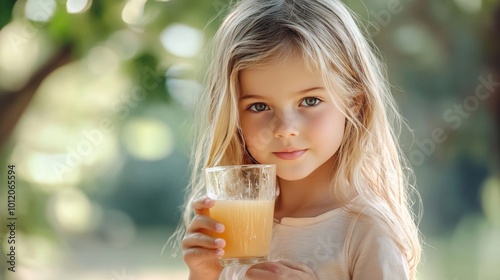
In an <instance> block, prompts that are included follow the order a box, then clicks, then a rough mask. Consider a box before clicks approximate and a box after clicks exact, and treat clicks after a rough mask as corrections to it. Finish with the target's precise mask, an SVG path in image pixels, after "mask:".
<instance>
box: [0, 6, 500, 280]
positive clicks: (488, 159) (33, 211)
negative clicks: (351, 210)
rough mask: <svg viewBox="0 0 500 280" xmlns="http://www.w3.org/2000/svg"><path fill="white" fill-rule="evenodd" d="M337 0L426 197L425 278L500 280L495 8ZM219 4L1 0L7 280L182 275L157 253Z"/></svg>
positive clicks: (221, 9)
mask: <svg viewBox="0 0 500 280" xmlns="http://www.w3.org/2000/svg"><path fill="white" fill-rule="evenodd" d="M344 2H345V3H346V4H347V5H348V6H349V7H350V8H352V9H353V10H354V11H355V12H356V13H357V14H358V15H359V18H360V20H361V22H362V23H363V24H364V25H365V26H366V28H367V30H368V33H369V34H370V35H371V36H372V37H373V38H374V41H375V43H376V45H377V46H378V47H379V48H380V51H381V55H382V57H383V60H384V61H385V62H386V63H387V68H388V72H389V77H390V82H391V84H392V85H393V94H394V95H395V97H396V98H397V100H398V102H399V104H400V108H401V112H402V114H403V115H404V117H405V118H406V119H407V121H408V124H409V127H410V128H411V130H412V131H410V130H406V131H405V132H404V133H403V135H402V137H401V144H402V145H403V149H404V151H405V152H406V153H407V156H408V157H409V158H410V161H411V162H412V165H413V167H414V168H415V171H416V182H417V185H418V189H419V191H420V193H421V195H422V199H423V203H424V212H423V217H422V222H421V224H420V228H421V231H422V234H423V237H424V240H425V242H426V245H425V246H424V257H423V262H422V265H421V266H420V278H421V279H442V280H444V279H457V280H458V279H460V280H462V279H467V280H469V279H480V280H490V279H491V280H493V279H495V280H498V279H500V266H499V264H500V174H499V158H500V149H499V145H498V143H499V142H500V141H499V135H498V131H499V124H500V121H499V120H500V116H499V112H500V106H499V105H500V98H499V93H500V84H499V82H500V3H499V1H498V0H453V1H452V0H447V1H443V0H419V1H410V0H390V1H382V0H377V1H363V2H362V1H361V0H345V1H344ZM227 7H228V5H227V1H223V0H213V1H212V0H170V1H168V0H164V1H160V0H157V1H153V0H129V1H92V0H25V1H2V2H1V4H0V27H1V30H0V125H1V126H0V163H1V167H0V182H2V183H0V191H1V196H0V197H1V199H0V207H1V211H0V213H1V215H0V219H1V222H0V223H1V227H0V233H1V238H2V241H1V244H2V254H1V255H0V269H1V270H2V272H1V273H2V274H1V275H0V279H7V280H17V279H23V280H24V279H29V280H39V279H47V280H49V279H50V280H57V279H61V280H62V279H64V280H67V279H72V280H73V279H74V280H80V279H81V280H84V279H85V280H86V279H91V280H101V279H102V280H110V279H111V280H132V279H133V280H155V279H158V280H159V279H173V280H174V279H187V271H186V267H185V265H184V264H183V263H182V261H181V260H180V258H179V257H178V256H177V257H175V258H174V257H171V253H170V250H165V252H164V253H163V254H162V248H163V246H164V245H165V243H166V241H167V239H168V237H169V236H170V234H171V233H172V231H173V230H174V228H175V226H176V224H177V222H178V220H179V217H180V210H179V206H180V205H181V204H182V201H183V197H184V193H183V188H184V187H185V185H186V184H187V180H188V176H189V159H188V153H189V149H190V146H191V144H192V141H191V137H190V129H191V124H192V119H191V116H192V115H193V106H192V105H193V102H194V100H196V98H197V95H198V94H199V93H200V92H201V88H202V85H201V83H200V81H201V80H202V78H203V75H204V69H205V65H206V60H205V59H206V57H207V56H206V55H205V53H206V47H207V44H208V42H209V40H210V38H211V36H212V35H213V34H214V32H215V30H216V28H217V27H218V25H219V24H220V20H221V18H222V16H223V15H224V14H225V13H226V10H227ZM412 132H413V136H412ZM11 164H13V165H15V170H16V176H17V177H16V178H17V181H16V192H17V194H16V203H17V205H16V212H15V215H16V217H17V228H16V230H17V231H16V257H17V259H16V272H15V273H13V272H10V271H8V270H7V269H8V267H9V264H8V263H7V262H6V261H7V259H6V254H7V253H9V247H10V245H9V244H8V242H7V241H8V235H9V233H8V231H7V230H8V228H7V227H6V226H5V225H6V224H8V223H7V221H8V220H7V218H8V212H7V191H8V188H7V183H6V182H7V172H8V168H7V166H8V165H11ZM4 224H5V225H4Z"/></svg>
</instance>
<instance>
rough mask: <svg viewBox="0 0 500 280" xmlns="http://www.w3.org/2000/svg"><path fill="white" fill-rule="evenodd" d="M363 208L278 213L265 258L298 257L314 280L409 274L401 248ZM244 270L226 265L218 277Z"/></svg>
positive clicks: (401, 278)
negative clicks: (313, 213) (309, 214)
mask: <svg viewBox="0 0 500 280" xmlns="http://www.w3.org/2000/svg"><path fill="white" fill-rule="evenodd" d="M367 211H370V209H367V208H365V209H363V212H362V213H361V214H354V213H351V212H349V211H347V210H346V209H344V208H337V209H334V210H331V211H328V212H326V213H323V214H321V215H319V216H316V217H311V218H288V217H285V218H282V219H281V221H279V223H277V222H275V224H274V227H273V237H272V243H271V256H270V258H271V260H278V259H289V260H294V261H298V262H303V263H305V264H307V265H308V266H309V267H311V268H312V269H313V270H314V272H315V273H316V276H317V277H318V279H335V280H351V279H354V280H366V279H370V280H390V279H395V280H396V279H397V280H405V279H409V276H408V275H409V272H408V271H409V270H408V264H407V262H406V260H405V258H404V256H403V254H402V252H401V251H400V250H399V249H398V247H397V246H396V243H395V242H394V240H393V239H392V238H391V237H390V235H389V233H388V232H387V230H386V229H385V228H384V227H383V226H382V225H380V224H378V223H376V222H375V221H374V220H373V218H371V217H369V216H368V215H364V214H363V213H367ZM247 269H248V266H234V267H226V268H224V270H223V271H222V273H221V275H220V278H219V279H231V280H234V279H245V272H246V270H247Z"/></svg>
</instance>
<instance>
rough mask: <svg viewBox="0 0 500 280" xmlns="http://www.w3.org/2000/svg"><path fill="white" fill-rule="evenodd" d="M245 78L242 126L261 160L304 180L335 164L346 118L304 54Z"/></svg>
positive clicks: (286, 177) (244, 72) (242, 81)
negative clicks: (310, 66)
mask: <svg viewBox="0 0 500 280" xmlns="http://www.w3.org/2000/svg"><path fill="white" fill-rule="evenodd" d="M239 81H240V98H239V105H238V109H239V114H240V121H241V128H242V132H243V137H244V139H245V144H246V147H247V149H248V151H249V152H250V154H251V155H252V157H253V158H254V159H255V160H256V161H257V162H259V163H265V164H276V167H277V174H278V176H279V177H280V178H282V179H284V180H300V179H303V178H306V177H307V176H309V175H310V174H311V173H312V172H313V171H314V170H316V169H318V168H319V167H322V166H323V167H327V166H324V165H332V164H333V163H332V162H333V160H330V159H332V157H333V155H334V154H335V153H336V152H337V150H338V149H339V147H340V144H341V142H342V137H343V135H344V125H345V117H344V115H343V114H342V113H341V112H340V111H339V110H338V108H337V107H336V106H335V105H334V104H333V102H332V100H331V97H330V96H329V95H328V93H327V91H326V89H325V84H324V82H323V80H322V77H321V73H320V72H319V71H318V70H316V71H309V70H308V68H307V67H306V65H305V63H304V61H303V60H302V58H301V57H300V56H289V57H288V58H287V59H285V60H283V61H279V62H276V63H271V64H268V65H266V66H264V67H256V68H249V69H245V70H242V71H241V72H240V76H239ZM331 167H332V166H330V167H327V168H331Z"/></svg>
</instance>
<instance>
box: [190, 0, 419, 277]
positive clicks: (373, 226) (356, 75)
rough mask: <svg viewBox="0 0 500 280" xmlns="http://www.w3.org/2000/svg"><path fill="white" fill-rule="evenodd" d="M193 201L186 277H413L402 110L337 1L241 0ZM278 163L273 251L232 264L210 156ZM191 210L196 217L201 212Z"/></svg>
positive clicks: (218, 39)
mask: <svg viewBox="0 0 500 280" xmlns="http://www.w3.org/2000/svg"><path fill="white" fill-rule="evenodd" d="M213 47H214V49H213V54H212V58H211V59H212V63H211V65H210V67H209V72H208V77H207V83H208V85H207V86H208V88H207V91H208V92H207V93H206V95H205V96H203V97H202V100H201V102H200V105H201V108H200V109H198V110H197V113H200V115H199V116H198V119H197V121H198V124H199V125H200V126H199V128H200V129H199V135H198V136H199V137H198V142H197V144H198V146H197V148H196V150H195V151H194V154H193V164H194V171H193V173H192V182H191V189H190V196H189V200H188V203H187V205H186V210H185V216H184V221H185V227H186V231H185V236H184V238H183V240H182V253H183V259H184V261H185V262H186V264H187V266H188V268H189V272H190V279H203V280H206V279H337V280H342V279H371V280H377V279H398V280H401V279H415V274H416V267H417V264H418V262H419V259H420V251H421V246H420V240H419V236H418V229H417V227H416V224H415V221H414V218H415V217H414V215H413V213H412V211H411V208H410V206H411V205H410V202H411V201H410V198H409V191H410V190H413V189H412V186H411V185H410V184H409V182H408V180H407V178H408V176H409V174H408V171H411V169H410V168H409V166H408V165H407V162H406V161H405V160H404V158H403V155H402V153H401V150H400V148H399V147H398V144H397V129H398V122H399V121H400V116H399V115H398V113H397V111H396V106H395V103H394V100H393V99H392V97H391V94H390V92H389V89H388V85H387V83H386V79H385V76H384V73H383V69H382V66H381V65H380V64H379V62H378V60H377V58H376V56H375V55H374V52H373V51H372V49H371V47H370V45H369V44H368V43H367V41H366V39H365V38H364V37H363V34H362V32H361V31H360V30H359V28H358V27H357V26H356V23H355V21H354V20H353V17H352V15H351V14H350V12H349V11H348V9H347V8H346V7H345V6H344V5H343V4H342V3H341V1H340V0H244V1H240V2H239V3H238V4H237V5H236V6H235V8H234V9H233V11H232V12H231V13H230V14H229V15H228V16H227V17H226V19H225V20H224V22H223V23H222V25H221V27H220V29H219V30H218V32H217V34H216V35H215V37H214V41H213ZM252 163H262V164H275V165H276V167H277V183H278V185H279V191H280V194H279V196H278V197H277V199H276V203H275V224H274V227H273V239H272V244H271V261H270V262H268V263H263V264H257V265H253V266H250V267H226V268H224V269H223V267H221V266H220V265H219V264H218V261H217V258H218V257H221V256H223V255H224V246H225V240H222V239H216V238H213V237H212V236H211V233H212V232H223V231H224V227H225V226H230V225H223V224H220V223H219V222H218V221H215V220H213V219H212V218H210V217H209V209H210V208H211V207H213V206H214V204H215V203H216V202H215V201H212V200H210V199H208V198H207V197H205V196H204V189H205V185H204V177H203V173H202V170H203V168H205V167H209V166H220V165H237V164H252ZM193 215H194V218H193Z"/></svg>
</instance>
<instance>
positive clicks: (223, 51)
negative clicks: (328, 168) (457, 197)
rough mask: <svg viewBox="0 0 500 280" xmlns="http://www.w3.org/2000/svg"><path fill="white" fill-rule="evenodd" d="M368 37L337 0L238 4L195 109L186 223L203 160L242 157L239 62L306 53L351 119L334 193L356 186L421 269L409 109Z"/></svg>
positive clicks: (217, 39)
mask: <svg viewBox="0 0 500 280" xmlns="http://www.w3.org/2000/svg"><path fill="white" fill-rule="evenodd" d="M365 33H367V32H365ZM367 37H368V36H366V37H365V36H364V35H363V32H362V31H361V29H360V28H359V27H358V26H357V24H356V21H355V20H354V18H353V15H352V13H351V12H350V11H349V10H348V9H347V7H345V6H344V4H342V3H341V1H339V0H244V1H239V2H238V3H237V4H236V5H235V7H234V8H233V10H232V12H231V13H229V14H228V15H227V16H226V18H225V20H224V21H223V23H222V25H221V26H220V28H219V30H218V31H217V33H216V34H215V36H214V38H213V42H212V44H211V46H212V50H211V57H210V59H211V64H210V65H209V69H208V72H207V73H208V74H207V77H206V86H207V87H206V92H205V94H203V95H202V96H201V98H200V100H199V102H198V105H199V106H198V107H197V109H196V110H195V112H196V116H195V118H196V122H195V124H196V125H197V128H198V129H197V135H196V138H195V139H196V147H195V148H194V150H193V154H192V162H191V164H192V168H193V169H192V176H191V182H190V186H189V188H188V197H187V200H186V205H185V211H184V219H183V220H184V225H182V228H184V227H185V226H187V225H188V224H189V223H190V221H191V219H192V215H193V211H192V205H191V203H192V201H193V200H194V199H195V198H197V197H200V196H203V195H204V177H203V174H202V170H203V168H205V167H209V166H218V165H233V164H242V163H244V161H245V149H244V144H243V139H242V137H241V133H240V128H239V120H238V118H239V117H238V94H239V93H238V90H239V86H238V73H239V71H241V70H242V69H246V68H249V67H254V66H257V65H261V64H264V63H268V62H270V61H274V60H276V59H277V58H278V57H282V56H286V55H289V54H291V53H292V52H294V53H299V54H301V55H302V57H303V58H304V60H305V61H307V62H308V64H309V65H311V66H314V67H316V68H318V69H320V70H321V73H322V75H323V79H324V81H325V84H326V87H327V89H328V91H329V92H330V93H335V94H331V96H332V99H333V100H334V102H335V103H336V104H337V106H338V107H339V109H340V110H341V111H342V112H343V113H344V115H345V116H346V119H347V122H346V127H345V134H344V139H343V142H342V144H341V147H340V149H339V151H338V152H337V157H338V158H337V164H336V170H335V176H334V177H333V182H332V194H334V195H336V196H337V197H338V198H339V199H341V200H344V202H345V201H346V200H347V198H348V196H347V194H349V193H351V192H352V190H355V191H356V193H357V194H358V195H359V196H360V197H361V198H362V199H363V201H364V202H365V203H366V204H367V205H369V206H371V207H372V208H373V209H375V210H376V211H375V212H376V213H377V214H376V215H372V216H373V218H375V219H378V220H379V221H381V222H383V223H384V224H385V225H386V226H387V227H388V229H389V232H391V234H392V235H393V236H392V237H393V239H394V241H395V242H396V244H397V245H398V247H399V248H400V249H401V251H402V252H403V254H404V255H405V257H406V259H407V261H408V266H409V268H410V274H411V278H412V279H414V278H415V274H416V267H417V264H418V263H419V260H420V254H421V243H420V238H419V233H418V228H417V225H416V218H417V217H416V216H415V215H414V213H413V212H412V210H411V207H412V205H413V201H412V196H411V195H410V194H411V193H412V192H414V193H416V194H417V197H418V193H417V192H416V190H415V188H414V187H413V185H412V183H411V181H410V179H411V178H412V169H411V168H410V165H409V163H408V161H407V160H406V159H405V157H404V155H403V153H402V151H401V149H400V147H399V145H398V143H397V139H398V135H399V132H400V129H401V124H402V118H401V116H400V114H399V113H398V111H397V107H396V104H395V101H394V99H393V97H392V95H391V93H390V90H389V85H388V83H387V78H386V74H385V69H384V68H383V66H382V65H381V63H380V62H379V59H378V58H377V56H376V54H375V51H374V49H375V48H374V47H373V44H370V43H369V41H368V40H367V39H366V38H367ZM339 93H341V94H339ZM178 234H182V232H178Z"/></svg>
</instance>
